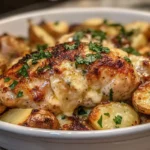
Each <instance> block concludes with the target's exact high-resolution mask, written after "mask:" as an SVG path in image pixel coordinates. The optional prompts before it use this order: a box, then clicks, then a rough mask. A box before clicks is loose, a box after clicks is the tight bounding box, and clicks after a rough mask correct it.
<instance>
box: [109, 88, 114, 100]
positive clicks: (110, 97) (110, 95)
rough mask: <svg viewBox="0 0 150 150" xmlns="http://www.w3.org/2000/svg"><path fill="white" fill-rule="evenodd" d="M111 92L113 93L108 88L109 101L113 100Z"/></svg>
mask: <svg viewBox="0 0 150 150" xmlns="http://www.w3.org/2000/svg"><path fill="white" fill-rule="evenodd" d="M113 94H114V92H113V89H110V90H109V100H110V101H113Z"/></svg>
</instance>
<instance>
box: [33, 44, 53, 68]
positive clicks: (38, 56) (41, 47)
mask: <svg viewBox="0 0 150 150" xmlns="http://www.w3.org/2000/svg"><path fill="white" fill-rule="evenodd" d="M46 48H47V44H45V45H38V46H37V49H38V52H36V53H33V54H32V57H31V58H32V64H33V65H34V64H37V63H38V60H40V59H43V58H51V57H52V54H51V53H50V52H49V51H44V50H45V49H46Z"/></svg>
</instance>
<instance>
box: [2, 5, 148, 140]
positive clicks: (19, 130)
mask: <svg viewBox="0 0 150 150" xmlns="http://www.w3.org/2000/svg"><path fill="white" fill-rule="evenodd" d="M89 11H90V12H108V11H109V12H112V13H118V11H119V13H122V14H131V15H134V14H136V15H140V16H141V15H143V16H145V17H149V18H150V13H149V12H146V11H139V10H131V9H125V8H112V7H103V8H100V7H89V8H77V7H73V8H71V7H70V8H55V9H46V10H36V11H32V12H26V13H21V14H18V15H13V16H9V17H5V18H2V19H0V25H1V24H5V23H8V22H10V21H16V20H19V19H26V18H31V17H37V16H42V15H45V14H47V15H48V14H53V13H54V14H57V13H58V14H59V13H67V12H69V13H73V12H76V13H81V12H89ZM1 130H2V131H7V132H11V133H15V134H20V135H27V136H34V137H43V138H54V139H95V138H96V139H97V138H98V139H103V138H105V139H106V138H114V137H116V136H125V135H128V136H129V135H134V134H137V133H138V134H141V133H143V132H146V131H150V124H149V123H147V124H142V125H137V126H133V127H127V128H120V129H112V130H102V131H61V130H46V129H37V128H30V127H23V126H19V125H13V124H10V123H6V122H2V121H0V131H1ZM91 133H92V134H91Z"/></svg>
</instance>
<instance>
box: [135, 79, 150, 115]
mask: <svg viewBox="0 0 150 150" xmlns="http://www.w3.org/2000/svg"><path fill="white" fill-rule="evenodd" d="M132 102H133V105H134V107H135V108H136V109H137V111H139V112H141V113H143V114H147V115H150V82H146V83H144V84H142V85H140V86H139V87H138V89H137V90H136V91H135V92H134V94H133V98H132Z"/></svg>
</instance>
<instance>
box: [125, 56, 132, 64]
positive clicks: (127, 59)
mask: <svg viewBox="0 0 150 150" xmlns="http://www.w3.org/2000/svg"><path fill="white" fill-rule="evenodd" d="M124 60H125V61H126V62H128V63H130V64H131V63H132V62H131V60H130V59H129V58H128V57H124Z"/></svg>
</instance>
